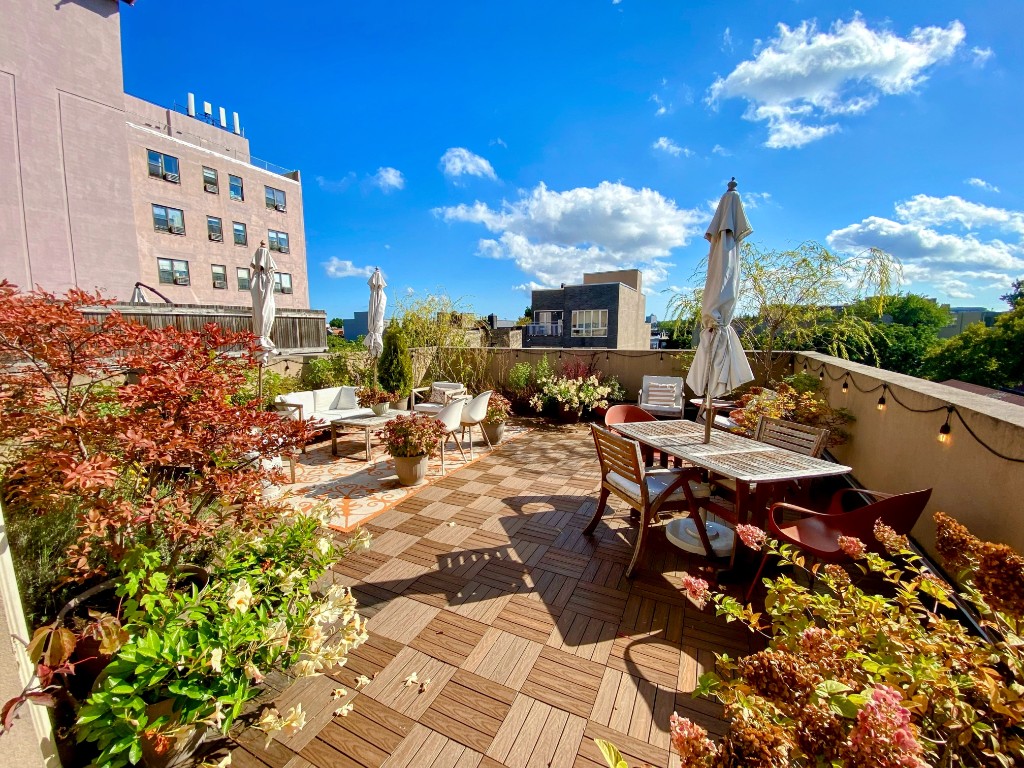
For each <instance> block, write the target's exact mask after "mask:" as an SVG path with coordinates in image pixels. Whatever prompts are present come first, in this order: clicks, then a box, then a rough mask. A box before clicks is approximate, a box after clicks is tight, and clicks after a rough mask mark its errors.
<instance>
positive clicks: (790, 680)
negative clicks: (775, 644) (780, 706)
mask: <svg viewBox="0 0 1024 768" xmlns="http://www.w3.org/2000/svg"><path fill="white" fill-rule="evenodd" d="M739 673H740V675H741V676H742V677H743V679H744V680H745V681H746V682H747V683H748V684H749V685H750V686H751V688H753V690H754V691H755V692H756V693H758V694H759V695H761V696H763V697H764V698H766V699H770V700H772V701H776V702H784V703H786V704H792V705H798V706H799V705H801V704H802V703H803V702H805V701H806V700H807V699H808V698H809V697H810V695H811V692H812V690H813V687H814V682H815V681H814V679H813V678H812V677H811V676H810V675H808V674H807V672H806V669H805V665H804V663H803V662H802V660H801V659H799V658H798V657H796V656H794V655H793V654H791V653H787V652H786V651H778V650H772V649H770V648H769V649H767V650H764V651H759V652H758V653H755V654H752V655H750V656H747V657H746V658H744V659H742V660H741V661H740V666H739Z"/></svg>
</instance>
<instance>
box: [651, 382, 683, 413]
mask: <svg viewBox="0 0 1024 768" xmlns="http://www.w3.org/2000/svg"><path fill="white" fill-rule="evenodd" d="M675 404H676V387H675V384H658V383H655V382H651V383H650V384H648V385H647V405H661V406H669V407H671V406H674V405H675Z"/></svg>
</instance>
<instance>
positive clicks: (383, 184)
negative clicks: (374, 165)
mask: <svg viewBox="0 0 1024 768" xmlns="http://www.w3.org/2000/svg"><path fill="white" fill-rule="evenodd" d="M370 183H371V184H373V185H374V186H375V187H380V190H381V191H382V192H384V193H385V194H387V193H388V192H391V191H392V190H394V189H404V188H405V177H404V176H403V175H402V172H401V171H400V170H398V169H397V168H389V167H386V166H385V167H382V168H378V169H377V172H376V173H375V174H373V176H371V177H370Z"/></svg>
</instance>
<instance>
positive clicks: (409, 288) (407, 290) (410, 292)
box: [405, 285, 416, 296]
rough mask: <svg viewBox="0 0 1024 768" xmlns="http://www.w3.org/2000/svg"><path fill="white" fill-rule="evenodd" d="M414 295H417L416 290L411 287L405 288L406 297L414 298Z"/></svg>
mask: <svg viewBox="0 0 1024 768" xmlns="http://www.w3.org/2000/svg"><path fill="white" fill-rule="evenodd" d="M414 293H416V289H415V288H413V287H412V286H411V285H407V286H406V287H405V295H406V296H412V295H413V294H414Z"/></svg>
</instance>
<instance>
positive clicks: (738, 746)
mask: <svg viewBox="0 0 1024 768" xmlns="http://www.w3.org/2000/svg"><path fill="white" fill-rule="evenodd" d="M757 704H758V701H757V699H756V697H753V698H752V699H751V706H750V707H749V708H743V707H739V706H737V705H735V704H734V705H730V706H729V707H728V708H727V711H726V718H727V719H728V720H729V721H730V723H731V724H730V727H729V732H728V734H726V737H725V741H724V744H723V748H724V751H725V753H726V754H728V755H729V762H728V763H727V764H728V765H735V766H741V765H742V766H743V767H744V768H790V767H791V766H792V762H791V761H790V752H791V751H792V747H793V745H792V744H791V743H790V741H789V740H788V739H787V737H786V732H785V731H784V730H783V729H782V728H781V727H780V726H779V725H778V724H777V723H774V722H772V721H771V720H770V719H769V718H768V716H767V715H766V714H765V711H764V710H765V708H764V707H760V706H758V705H757Z"/></svg>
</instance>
